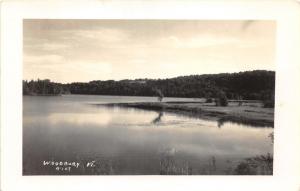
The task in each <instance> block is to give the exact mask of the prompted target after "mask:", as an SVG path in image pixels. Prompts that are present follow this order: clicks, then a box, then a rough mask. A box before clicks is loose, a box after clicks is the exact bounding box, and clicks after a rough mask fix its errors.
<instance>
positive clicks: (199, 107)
mask: <svg viewBox="0 0 300 191" xmlns="http://www.w3.org/2000/svg"><path fill="white" fill-rule="evenodd" d="M105 105H106V106H117V107H130V108H136V109H144V110H153V111H166V112H173V113H177V114H181V115H187V116H190V117H199V118H204V119H212V120H217V121H218V122H219V123H220V124H222V123H224V122H234V123H240V124H246V125H251V126H268V127H273V126H274V108H265V107H264V105H263V103H261V102H259V101H249V102H248V101H243V105H240V104H239V102H235V101H229V104H228V106H225V107H222V106H215V104H214V103H205V102H138V103H114V104H105Z"/></svg>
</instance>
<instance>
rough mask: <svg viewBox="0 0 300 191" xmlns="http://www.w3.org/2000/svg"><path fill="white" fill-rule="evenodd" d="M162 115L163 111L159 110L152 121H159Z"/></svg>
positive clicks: (155, 122)
mask: <svg viewBox="0 0 300 191" xmlns="http://www.w3.org/2000/svg"><path fill="white" fill-rule="evenodd" d="M163 115H164V112H163V111H159V112H158V116H157V117H155V118H154V119H153V121H152V123H154V124H157V123H159V122H160V121H161V118H162V116H163Z"/></svg>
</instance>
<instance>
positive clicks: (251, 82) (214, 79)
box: [23, 70, 275, 100]
mask: <svg viewBox="0 0 300 191" xmlns="http://www.w3.org/2000/svg"><path fill="white" fill-rule="evenodd" d="M157 90H159V91H161V93H162V94H163V95H164V96H165V97H187V98H203V97H205V98H214V97H217V96H218V95H220V94H222V95H223V94H224V95H225V96H226V97H227V98H228V99H244V100H270V99H274V91H275V72H274V71H265V70H254V71H247V72H239V73H222V74H205V75H190V76H180V77H175V78H168V79H147V78H146V79H135V80H129V79H125V80H120V81H115V80H106V81H101V80H96V81H90V82H86V83H82V82H73V83H67V84H61V83H54V82H51V81H50V80H37V81H33V80H31V81H23V94H24V95H46V94H54V95H59V94H64V93H71V94H90V95H123V96H157Z"/></svg>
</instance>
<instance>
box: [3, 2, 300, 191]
mask: <svg viewBox="0 0 300 191" xmlns="http://www.w3.org/2000/svg"><path fill="white" fill-rule="evenodd" d="M25 18H41V19H42V18H43V19H46V18H47V19H57V18H64V19H67V18H69V19H71V18H72V19H101V18H102V19H218V20H220V19H224V20H228V19H231V20H232V19H238V20H241V19H249V20H255V19H263V20H268V19H269V20H276V21H277V35H278V36H277V45H278V46H277V63H276V109H275V110H276V111H275V129H274V130H275V145H274V147H275V148H274V149H275V151H274V152H275V153H274V175H273V176H188V177H186V176H22V163H21V161H22V94H21V91H22V34H23V33H22V19H25ZM299 55H300V3H299V1H298V2H296V0H295V1H289V0H282V1H279V0H277V1H276V0H274V1H270V0H260V1H259V0H252V1H250V0H249V1H242V0H240V1H227V2H226V3H225V1H211V2H209V1H170V0H168V1H158V0H153V1H137V0H136V1H104V0H103V1H96V0H86V1H43V2H38V1H5V2H2V4H1V190H3V191H10V190H41V189H42V190H45V191H47V190H51V191H53V190H75V191H76V190H91V189H102V190H103V189H105V190H118V191H119V190H127V189H128V190H129V189H130V190H144V191H147V190H149V191H153V190H172V191H177V190H239V191H240V190H243V191H247V190H249V191H250V190H251V191H252V190H256V191H257V190H264V191H265V190H289V191H296V190H298V191H299V189H300V153H299V145H300V127H299V124H300V117H299V116H300V115H299V114H300V112H299V108H300V101H299V100H300V91H299V87H300V86H299V82H300V75H299V73H300V58H299Z"/></svg>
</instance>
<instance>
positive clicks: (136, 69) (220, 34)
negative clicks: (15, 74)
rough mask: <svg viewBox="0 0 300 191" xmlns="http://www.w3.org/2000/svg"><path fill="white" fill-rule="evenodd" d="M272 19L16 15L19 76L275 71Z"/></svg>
mask: <svg viewBox="0 0 300 191" xmlns="http://www.w3.org/2000/svg"><path fill="white" fill-rule="evenodd" d="M275 39H276V23H275V22H274V21H247V20H71V19H68V20H62V19H60V20H57V19H53V20H46V19H25V20H24V21H23V79H24V80H31V79H38V78H39V79H50V80H51V81H55V82H62V83H69V82H89V81H92V80H122V79H138V78H155V79H156V78H161V79H164V78H172V77H177V76H185V75H195V74H215V73H225V72H229V73H232V72H240V71H249V70H273V71H274V70H275V48H276V44H275Z"/></svg>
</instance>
